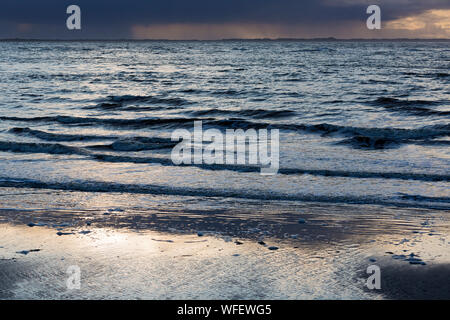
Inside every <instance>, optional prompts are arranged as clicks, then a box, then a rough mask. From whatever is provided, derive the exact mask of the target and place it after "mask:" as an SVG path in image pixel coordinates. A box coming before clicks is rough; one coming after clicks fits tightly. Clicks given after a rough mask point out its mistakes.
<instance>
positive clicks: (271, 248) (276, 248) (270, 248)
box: [268, 246, 278, 251]
mask: <svg viewBox="0 0 450 320" xmlns="http://www.w3.org/2000/svg"><path fill="white" fill-rule="evenodd" d="M268 249H269V250H272V251H273V250H278V247H274V246H272V247H269V248H268Z"/></svg>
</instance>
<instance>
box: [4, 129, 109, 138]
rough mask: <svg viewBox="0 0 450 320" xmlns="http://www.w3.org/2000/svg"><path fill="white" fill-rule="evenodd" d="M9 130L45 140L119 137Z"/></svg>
mask: <svg viewBox="0 0 450 320" xmlns="http://www.w3.org/2000/svg"><path fill="white" fill-rule="evenodd" d="M8 132H10V133H13V134H16V135H27V136H32V137H36V138H39V139H41V140H45V141H61V142H64V141H67V142H69V141H97V140H110V139H117V138H118V137H117V136H97V135H80V134H64V133H50V132H46V131H41V130H35V129H30V128H18V127H15V128H11V129H9V130H8Z"/></svg>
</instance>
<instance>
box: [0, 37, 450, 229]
mask: <svg viewBox="0 0 450 320" xmlns="http://www.w3.org/2000/svg"><path fill="white" fill-rule="evenodd" d="M449 70H450V42H449V41H270V40H267V41H264V40H260V41H244V40H233V41H232V40H230V41H3V42H0V208H2V209H8V210H16V209H17V210H19V209H20V210H67V211H69V212H70V211H76V212H81V214H85V215H89V214H91V213H92V212H93V211H96V210H98V211H99V212H101V211H104V210H106V209H108V208H114V209H118V210H128V211H133V210H135V211H139V212H144V214H145V212H149V214H150V212H152V213H154V212H170V211H171V210H177V211H179V212H185V213H186V215H187V216H189V214H190V212H192V216H191V217H192V218H193V219H195V217H196V215H197V213H198V212H200V211H201V212H203V213H205V212H206V214H205V216H208V214H207V213H208V212H210V213H215V214H217V213H218V212H219V213H221V214H225V212H228V211H230V212H231V211H233V212H236V214H238V213H239V212H241V213H243V212H245V215H246V216H251V215H252V214H258V216H259V217H260V219H261V220H264V216H265V214H274V213H280V214H284V213H286V212H290V211H295V210H297V209H296V208H299V206H301V207H302V208H305V207H308V206H311V207H312V206H314V207H321V206H323V205H326V206H327V208H333V206H346V205H352V206H356V208H361V211H362V212H363V211H364V208H365V207H367V206H371V207H372V208H378V209H377V210H378V211H383V210H391V209H395V208H403V209H407V210H413V211H414V210H423V209H426V210H438V211H448V210H450V148H449V147H450V72H449ZM195 121H202V124H203V127H204V128H205V129H209V128H214V129H218V130H220V131H221V132H225V131H226V130H227V129H243V130H248V129H255V130H259V129H269V130H271V129H278V130H279V170H278V173H277V174H275V175H261V173H260V170H259V168H258V167H255V166H254V165H248V166H247V165H239V166H235V165H230V164H217V165H207V164H192V165H186V164H185V165H176V164H174V163H173V161H172V160H171V152H172V150H173V147H174V146H175V145H176V144H177V142H174V141H172V140H171V136H172V133H173V132H174V131H175V130H177V129H187V130H189V131H192V130H193V128H194V122H195ZM193 147H194V148H201V146H195V145H194V146H193ZM196 210H197V211H196ZM199 210H200V211H199ZM327 210H331V209H327ZM377 210H374V211H373V212H377ZM339 214H341V215H343V218H345V214H346V211H345V210H340V211H339ZM374 215H375V216H376V213H374ZM280 219H281V218H280Z"/></svg>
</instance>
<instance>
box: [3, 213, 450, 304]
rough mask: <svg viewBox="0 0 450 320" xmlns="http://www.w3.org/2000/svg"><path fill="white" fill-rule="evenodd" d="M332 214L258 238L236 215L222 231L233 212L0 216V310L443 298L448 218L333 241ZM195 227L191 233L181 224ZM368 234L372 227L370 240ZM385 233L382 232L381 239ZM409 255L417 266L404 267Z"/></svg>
mask: <svg viewBox="0 0 450 320" xmlns="http://www.w3.org/2000/svg"><path fill="white" fill-rule="evenodd" d="M329 209H330V208H323V215H322V216H320V215H318V214H317V208H316V210H315V213H314V215H312V214H307V213H302V217H304V218H300V219H304V223H300V222H301V221H300V220H298V219H299V218H298V217H291V219H290V220H288V221H286V217H283V219H282V218H281V217H279V216H278V218H279V219H278V221H277V220H276V219H274V218H273V217H272V220H273V222H274V225H272V226H270V223H269V222H270V221H271V218H270V217H267V220H266V221H265V224H266V226H268V227H267V228H266V229H264V228H263V227H262V225H259V228H260V229H259V231H255V230H254V228H255V227H254V224H253V223H252V221H251V220H252V219H251V218H250V217H248V216H247V217H246V216H245V214H242V215H241V217H235V219H237V220H236V221H235V223H234V224H233V223H232V224H227V223H225V221H226V220H228V219H232V217H233V212H215V213H212V212H209V213H208V214H204V216H201V214H200V212H197V213H196V214H195V213H194V212H192V211H186V212H178V213H175V212H169V211H170V210H166V212H164V213H163V212H158V213H152V214H149V213H148V212H147V213H145V214H144V213H141V214H140V215H139V214H137V213H136V212H133V213H132V212H130V210H129V209H120V208H112V209H110V210H109V211H108V210H106V211H105V212H103V213H102V210H98V211H97V210H92V211H91V212H89V214H87V212H86V211H85V212H77V211H76V210H73V209H72V210H69V209H67V210H60V211H58V210H53V211H52V210H28V211H27V210H21V211H20V210H5V209H2V210H0V229H1V230H2V232H0V277H1V281H0V283H3V285H2V286H1V287H0V298H1V299H27V298H33V299H36V298H37V299H448V298H449V297H450V293H449V292H448V291H449V290H448V288H445V287H442V286H443V285H445V281H446V279H448V275H449V274H450V254H449V253H446V250H445V248H447V247H448V245H449V243H450V242H449V241H450V240H449V237H448V235H449V233H448V228H449V223H448V219H447V217H445V213H442V212H441V213H437V214H436V215H435V216H433V215H430V214H428V215H426V216H424V215H419V216H418V217H419V218H418V217H411V216H408V217H407V218H405V220H400V219H397V221H396V220H395V219H390V220H388V219H386V217H384V218H376V217H373V218H374V220H375V221H374V222H375V224H373V222H372V221H370V219H367V215H362V217H363V218H364V219H359V220H358V219H356V218H355V217H354V216H352V215H351V214H349V215H348V216H347V217H342V215H341V218H340V219H341V221H340V222H339V225H340V227H341V229H342V230H340V232H338V229H339V228H337V227H336V225H337V224H338V223H337V221H336V220H335V217H333V219H331V216H330V215H329V212H327V211H329ZM347 210H348V208H347ZM337 213H341V212H340V210H339V211H338V212H337ZM349 213H350V210H349ZM370 214H372V216H373V213H370ZM397 214H398V213H397ZM208 216H209V217H208ZM325 217H328V220H327V222H325ZM259 218H261V217H259ZM397 218H398V216H397ZM208 219H209V220H210V221H209V220H208ZM194 220H195V221H197V224H195V223H194V224H191V225H189V223H186V221H191V222H192V221H194ZM283 220H285V221H283ZM384 220H386V221H384ZM27 221H28V222H27ZM200 221H203V225H202V224H198V223H199V222H200ZM212 221H215V223H213V222H212ZM406 221H408V223H406ZM377 223H378V224H381V225H380V226H379V227H378V229H377V230H376V232H371V231H370V228H373V227H374V226H375V225H376V224H377ZM389 223H390V224H391V229H390V230H389V229H386V228H384V227H383V225H388V224H389ZM27 224H30V226H29V225H27ZM333 224H335V225H334V226H333ZM213 225H214V226H215V228H212V226H213ZM182 226H184V230H183V228H182ZM201 226H203V228H200V227H201ZM233 226H234V228H233ZM273 226H277V227H276V228H275V227H273ZM257 227H258V225H256V228H257ZM382 230H384V232H382ZM400 230H402V231H400ZM245 231H246V232H245ZM394 231H395V232H394ZM294 232H296V233H297V236H295V237H293V235H294ZM343 235H345V236H343ZM275 248H276V249H275ZM447 251H448V250H447ZM24 252H26V253H24ZM411 255H412V256H413V257H415V258H416V259H419V260H420V261H423V262H424V265H421V264H411V263H409V262H408V259H409V258H410V257H411ZM402 256H403V257H402ZM373 264H375V265H379V266H380V268H381V274H382V276H381V285H382V287H381V290H369V289H367V288H366V284H365V281H366V279H367V277H368V275H367V273H366V268H367V267H368V266H369V265H373ZM71 265H79V266H80V269H81V272H82V283H84V284H83V285H82V287H81V290H75V291H70V290H67V289H66V288H65V281H66V279H67V277H68V275H67V274H66V269H67V267H69V266H71ZM150 279H151V280H150Z"/></svg>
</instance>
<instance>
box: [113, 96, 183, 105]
mask: <svg viewBox="0 0 450 320" xmlns="http://www.w3.org/2000/svg"><path fill="white" fill-rule="evenodd" d="M107 101H110V102H115V103H122V104H127V103H138V102H146V103H152V104H167V105H174V106H181V105H185V104H190V103H191V102H190V101H187V100H185V99H181V98H164V97H154V96H133V95H122V96H108V97H107Z"/></svg>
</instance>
